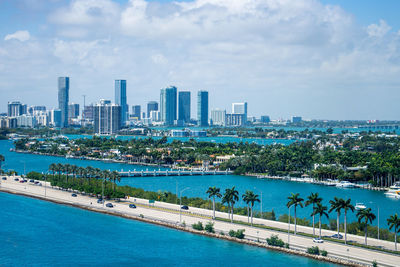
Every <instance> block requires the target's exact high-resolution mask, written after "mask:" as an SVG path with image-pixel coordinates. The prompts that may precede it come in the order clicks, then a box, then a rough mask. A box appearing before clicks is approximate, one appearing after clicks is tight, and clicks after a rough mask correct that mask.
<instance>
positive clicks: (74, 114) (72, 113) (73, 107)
mask: <svg viewBox="0 0 400 267" xmlns="http://www.w3.org/2000/svg"><path fill="white" fill-rule="evenodd" d="M68 117H69V118H70V119H76V118H78V117H79V104H75V103H71V104H70V105H69V107H68Z"/></svg>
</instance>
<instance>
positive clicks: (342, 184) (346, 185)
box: [336, 181, 356, 188]
mask: <svg viewBox="0 0 400 267" xmlns="http://www.w3.org/2000/svg"><path fill="white" fill-rule="evenodd" d="M336 187H341V188H353V187H356V186H355V184H353V183H350V182H349V181H341V182H340V183H337V184H336Z"/></svg>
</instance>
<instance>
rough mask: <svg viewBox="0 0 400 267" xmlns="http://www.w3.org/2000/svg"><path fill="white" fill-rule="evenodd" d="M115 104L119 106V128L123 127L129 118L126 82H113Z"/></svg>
mask: <svg viewBox="0 0 400 267" xmlns="http://www.w3.org/2000/svg"><path fill="white" fill-rule="evenodd" d="M115 104H117V105H119V106H121V114H120V116H121V119H120V120H121V127H122V126H125V124H126V121H127V120H128V118H129V110H128V104H127V101H126V80H115Z"/></svg>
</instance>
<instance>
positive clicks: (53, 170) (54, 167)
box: [49, 163, 57, 176]
mask: <svg viewBox="0 0 400 267" xmlns="http://www.w3.org/2000/svg"><path fill="white" fill-rule="evenodd" d="M49 171H51V172H52V173H53V176H54V174H55V172H56V171H57V164H55V163H52V164H50V166H49Z"/></svg>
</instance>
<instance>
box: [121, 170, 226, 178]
mask: <svg viewBox="0 0 400 267" xmlns="http://www.w3.org/2000/svg"><path fill="white" fill-rule="evenodd" d="M232 173H233V172H232V171H229V170H226V171H206V170H188V171H183V170H150V171H149V170H141V171H136V170H133V171H123V170H121V171H119V175H120V176H121V177H145V176H193V175H197V176H200V175H228V174H232Z"/></svg>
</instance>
